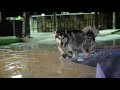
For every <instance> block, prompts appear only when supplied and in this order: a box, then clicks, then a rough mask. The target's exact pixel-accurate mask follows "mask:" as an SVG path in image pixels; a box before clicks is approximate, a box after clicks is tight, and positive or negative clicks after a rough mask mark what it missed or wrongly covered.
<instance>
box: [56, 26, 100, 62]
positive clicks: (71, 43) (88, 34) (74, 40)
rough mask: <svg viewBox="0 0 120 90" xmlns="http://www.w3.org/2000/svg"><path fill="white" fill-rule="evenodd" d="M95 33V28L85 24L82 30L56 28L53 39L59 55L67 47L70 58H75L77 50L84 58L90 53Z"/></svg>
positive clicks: (96, 31) (93, 44)
mask: <svg viewBox="0 0 120 90" xmlns="http://www.w3.org/2000/svg"><path fill="white" fill-rule="evenodd" d="M97 34H98V30H97V29H96V28H93V27H91V26H87V27H85V28H84V29H82V30H57V31H56V32H55V39H56V41H57V42H58V49H59V51H60V52H61V55H62V56H63V55H64V54H65V52H64V49H65V48H67V49H68V50H69V51H72V55H73V57H72V58H73V59H74V60H75V59H76V56H77V54H78V51H79V50H80V51H82V53H83V54H84V56H85V58H87V57H88V56H89V55H90V54H91V52H92V49H93V48H94V46H95V37H96V36H97Z"/></svg>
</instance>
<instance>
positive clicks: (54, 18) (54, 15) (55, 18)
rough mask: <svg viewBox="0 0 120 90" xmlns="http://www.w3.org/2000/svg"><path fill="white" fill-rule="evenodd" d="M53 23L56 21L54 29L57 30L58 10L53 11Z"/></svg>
mask: <svg viewBox="0 0 120 90" xmlns="http://www.w3.org/2000/svg"><path fill="white" fill-rule="evenodd" d="M53 23H54V31H57V16H56V12H54V13H53Z"/></svg>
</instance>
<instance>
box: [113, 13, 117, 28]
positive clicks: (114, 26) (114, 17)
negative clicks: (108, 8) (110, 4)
mask: <svg viewBox="0 0 120 90" xmlns="http://www.w3.org/2000/svg"><path fill="white" fill-rule="evenodd" d="M113 29H116V13H115V12H113Z"/></svg>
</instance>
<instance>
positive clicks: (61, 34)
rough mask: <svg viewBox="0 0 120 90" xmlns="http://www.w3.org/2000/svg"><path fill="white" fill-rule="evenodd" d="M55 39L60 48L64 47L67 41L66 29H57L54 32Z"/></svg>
mask: <svg viewBox="0 0 120 90" xmlns="http://www.w3.org/2000/svg"><path fill="white" fill-rule="evenodd" d="M55 40H56V41H57V43H58V45H59V46H60V47H61V48H65V47H66V44H67V42H68V37H67V31H66V30H58V31H56V32H55Z"/></svg>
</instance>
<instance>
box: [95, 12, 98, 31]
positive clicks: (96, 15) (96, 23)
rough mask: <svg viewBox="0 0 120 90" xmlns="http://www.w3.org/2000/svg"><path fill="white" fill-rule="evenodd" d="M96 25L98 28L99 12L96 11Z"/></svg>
mask: <svg viewBox="0 0 120 90" xmlns="http://www.w3.org/2000/svg"><path fill="white" fill-rule="evenodd" d="M95 27H96V28H97V29H98V12H95Z"/></svg>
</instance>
